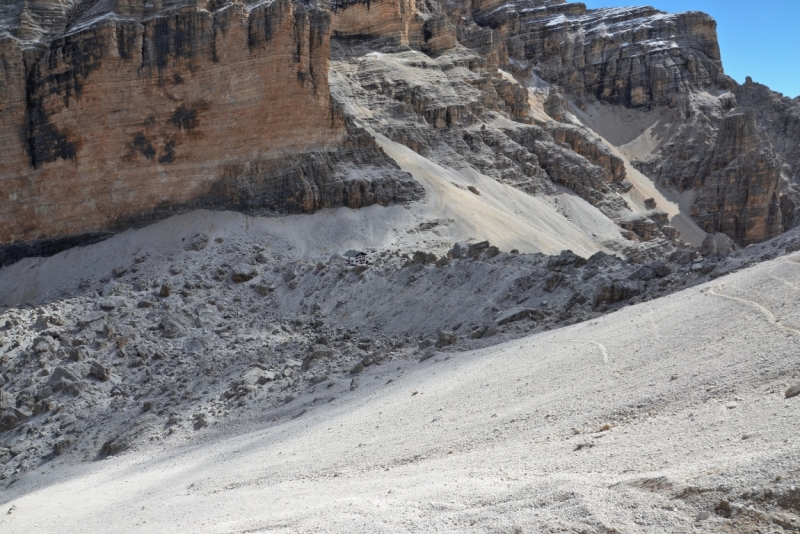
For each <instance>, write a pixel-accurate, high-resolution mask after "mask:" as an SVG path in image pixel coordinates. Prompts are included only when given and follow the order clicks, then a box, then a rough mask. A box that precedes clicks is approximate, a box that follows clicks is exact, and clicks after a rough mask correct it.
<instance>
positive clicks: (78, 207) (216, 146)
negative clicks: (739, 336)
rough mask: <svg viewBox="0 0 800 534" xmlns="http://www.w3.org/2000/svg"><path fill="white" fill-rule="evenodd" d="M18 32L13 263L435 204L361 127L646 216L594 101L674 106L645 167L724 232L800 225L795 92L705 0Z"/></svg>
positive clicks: (105, 21) (134, 10)
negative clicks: (283, 218)
mask: <svg viewBox="0 0 800 534" xmlns="http://www.w3.org/2000/svg"><path fill="white" fill-rule="evenodd" d="M0 35H1V36H2V37H0V59H2V68H0V94H2V97H3V107H2V109H1V110H0V126H2V128H1V129H0V179H2V181H3V186H4V189H5V190H6V191H7V195H8V202H7V203H4V204H3V206H2V207H0V246H7V245H11V244H14V245H15V246H17V248H16V249H14V250H16V252H13V251H12V252H11V253H9V254H10V255H9V257H12V256H13V257H16V256H18V255H19V254H21V253H23V252H20V251H27V252H25V253H28V252H31V251H34V252H35V251H36V250H39V251H40V252H42V251H50V250H53V249H57V248H58V245H57V240H58V239H63V238H69V239H71V241H65V243H66V242H69V243H73V242H76V240H77V241H80V239H81V238H80V236H95V238H96V237H97V236H100V235H104V233H105V232H109V231H115V230H118V229H120V228H124V227H127V225H130V224H134V223H136V222H137V221H139V222H142V221H149V220H153V218H155V217H160V216H164V215H166V214H170V213H174V211H175V210H181V209H190V208H193V207H218V208H226V209H244V210H247V211H250V212H257V213H265V212H267V213H268V212H275V213H289V212H296V211H303V212H311V211H314V210H316V209H319V208H322V207H328V206H336V205H347V206H353V207H358V206H364V205H368V204H370V203H374V202H380V203H389V202H402V201H407V200H414V199H417V198H420V196H421V194H422V190H421V188H420V187H419V186H416V185H414V184H413V183H412V182H410V181H409V180H410V178H409V176H408V175H405V174H404V173H401V172H400V171H399V169H397V168H396V167H395V166H393V165H392V164H391V162H390V161H388V159H387V158H386V157H385V156H383V155H382V154H381V153H380V151H379V150H378V149H377V147H376V146H375V145H374V143H372V144H371V143H370V142H368V141H367V140H365V138H364V134H363V132H362V130H360V128H361V127H362V126H364V127H367V128H368V130H371V131H373V132H379V133H381V134H384V135H386V136H388V137H390V138H391V139H393V140H395V141H399V142H402V143H404V144H406V145H407V146H409V147H410V148H412V149H413V150H415V151H417V152H419V153H421V154H423V155H425V156H426V157H428V158H431V159H432V160H434V161H435V162H438V163H441V164H443V165H446V166H449V167H451V168H458V169H460V168H466V167H470V168H472V169H475V170H477V171H479V172H481V173H484V174H486V175H488V176H491V177H493V178H495V179H497V180H499V181H501V182H503V183H508V184H510V185H513V186H515V187H518V188H520V189H522V190H524V191H526V192H528V193H530V194H542V193H544V194H548V193H553V192H555V191H556V190H558V187H559V186H564V187H567V188H569V189H572V190H573V191H575V192H576V193H578V194H579V195H580V196H582V197H583V198H585V199H587V200H588V201H589V202H591V203H592V204H594V205H595V206H598V207H599V208H600V209H601V210H602V211H603V212H604V213H605V214H606V215H608V216H609V217H610V218H612V219H613V220H615V221H618V222H619V221H622V220H628V219H630V215H631V212H630V210H629V209H628V208H629V206H627V204H626V202H625V200H624V199H623V197H622V196H621V194H622V193H624V192H625V190H626V188H627V187H629V185H626V182H625V168H624V165H623V162H622V160H621V159H620V158H618V157H617V156H615V155H614V154H613V153H612V152H611V151H609V150H608V148H607V147H606V145H605V143H604V142H603V140H602V139H599V138H598V137H596V136H595V135H594V134H593V133H592V132H591V131H589V130H588V129H586V128H584V127H582V126H580V125H579V124H577V123H576V121H573V120H571V119H570V108H571V107H572V106H577V107H578V108H581V107H585V106H587V105H590V104H592V105H593V104H595V103H600V104H610V105H618V106H628V107H632V108H637V109H640V110H643V111H644V112H657V111H658V110H660V109H665V108H669V109H671V110H672V111H673V115H672V116H673V117H674V118H675V121H676V124H674V125H673V127H672V129H671V133H670V136H669V138H667V139H662V140H661V142H660V144H659V146H658V147H657V149H656V150H655V151H654V152H652V153H650V154H647V155H645V156H641V157H638V158H637V159H636V161H634V164H635V165H636V166H637V168H639V169H640V170H642V171H643V172H645V174H648V175H651V176H652V177H653V178H655V179H656V180H657V181H659V182H660V183H661V184H662V185H665V186H668V187H670V188H674V189H677V190H678V191H679V192H687V191H688V192H689V197H691V198H693V199H694V200H693V205H692V207H691V210H692V215H693V216H694V218H695V219H696V221H697V222H698V223H699V224H700V225H701V226H702V227H703V228H704V229H705V230H707V231H710V232H724V233H726V234H727V235H729V236H731V237H732V238H734V239H735V240H737V241H739V242H740V243H752V242H756V241H760V240H763V239H766V238H769V237H771V236H774V235H776V234H778V233H780V232H781V231H783V230H784V229H785V228H788V227H789V226H791V225H793V224H795V221H796V219H797V216H796V213H795V212H796V210H795V206H796V205H797V203H798V201H800V194H798V192H797V191H798V190H799V189H798V168H800V153H798V151H797V150H796V144H797V143H796V142H793V141H792V140H793V139H795V138H796V137H797V136H798V132H797V130H798V128H797V124H798V123H799V122H798V120H797V117H798V116H800V114H798V111H797V110H798V107H797V103H796V102H795V101H791V100H789V99H781V98H779V97H778V96H776V95H775V94H774V93H771V92H770V91H769V90H768V89H766V88H763V86H758V85H757V84H752V83H748V84H745V85H744V86H739V85H737V84H736V83H735V82H734V81H733V80H731V79H730V78H728V77H727V76H725V75H724V72H723V70H722V64H721V61H720V52H719V46H718V44H717V40H716V29H715V22H714V21H713V19H711V18H710V17H708V16H707V15H704V14H702V13H696V12H691V13H682V14H675V15H671V14H666V13H663V12H660V11H658V10H655V9H653V8H625V9H623V8H614V9H600V10H588V9H586V7H585V5H583V4H580V3H567V2H566V1H564V0H530V1H528V2H525V3H521V2H511V3H508V2H498V1H496V0H484V1H474V2H454V3H448V4H443V3H439V2H437V1H435V0H430V1H427V2H424V3H423V2H411V1H410V0H378V1H361V0H355V1H353V0H341V1H340V0H336V1H332V2H318V3H306V2H300V1H291V0H275V1H273V2H269V3H267V2H257V3H239V2H234V3H232V2H229V1H228V0H213V1H210V0H209V1H202V2H199V3H196V2H191V3H190V2H186V1H183V0H170V1H168V2H157V3H155V4H151V3H145V2H143V0H128V1H125V2H114V3H93V2H88V1H75V2H62V1H60V0H35V1H29V2H13V3H10V4H7V5H5V6H4V7H2V8H0ZM556 84H557V85H558V87H559V88H556ZM541 88H544V89H543V91H544V97H543V98H542V101H543V102H544V105H543V109H540V110H538V111H537V110H536V109H533V107H535V105H534V104H535V101H536V98H538V97H537V96H536V95H535V92H536V91H537V90H539V89H541ZM548 88H549V89H548ZM532 102H533V103H534V104H532ZM540 103H541V102H540ZM532 106H533V107H532ZM545 113H547V114H549V116H550V117H549V118H548V117H547V115H545ZM359 132H362V133H359ZM787 139H788V141H787ZM354 151H355V152H354ZM356 152H357V154H356ZM294 158H296V161H295V159H294ZM348 166H350V167H351V168H350V169H349V170H347V171H346V172H345V167H348ZM665 235H672V232H670V231H668V232H666V234H665ZM41 240H45V241H41ZM53 240H56V241H53ZM40 241H41V243H46V245H45V244H42V245H41V246H38V245H35V246H33V247H30V246H27V245H26V244H29V243H32V242H34V243H38V242H40Z"/></svg>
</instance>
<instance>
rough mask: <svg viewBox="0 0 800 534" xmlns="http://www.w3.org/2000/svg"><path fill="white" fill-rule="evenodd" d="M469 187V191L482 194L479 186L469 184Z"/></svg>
mask: <svg viewBox="0 0 800 534" xmlns="http://www.w3.org/2000/svg"><path fill="white" fill-rule="evenodd" d="M467 189H469V191H470V192H471V193H474V194H476V195H480V194H481V192H480V191H478V188H477V187H475V186H474V185H468V186H467Z"/></svg>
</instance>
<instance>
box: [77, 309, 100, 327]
mask: <svg viewBox="0 0 800 534" xmlns="http://www.w3.org/2000/svg"><path fill="white" fill-rule="evenodd" d="M106 317H107V316H106V314H105V313H103V312H94V313H90V314H89V315H86V316H84V317H81V318H80V319H78V321H77V323H78V328H86V327H87V326H89V325H91V324H92V323H96V322H97V321H102V320H103V319H105V318H106Z"/></svg>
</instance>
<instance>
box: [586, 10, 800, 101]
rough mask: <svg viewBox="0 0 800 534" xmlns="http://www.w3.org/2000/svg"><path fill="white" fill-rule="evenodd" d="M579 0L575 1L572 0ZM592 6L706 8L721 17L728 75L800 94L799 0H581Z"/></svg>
mask: <svg viewBox="0 0 800 534" xmlns="http://www.w3.org/2000/svg"><path fill="white" fill-rule="evenodd" d="M571 1H575V0H571ZM579 1H581V2H583V3H584V4H586V5H587V7H589V8H597V7H623V6H631V5H650V6H653V7H655V8H658V9H660V10H662V11H668V12H670V13H678V12H681V11H704V12H706V13H708V14H709V15H711V16H712V17H714V18H715V19H716V20H717V34H718V35H719V44H720V49H721V50H722V65H723V67H724V68H725V73H726V74H727V75H728V76H730V77H732V78H733V79H735V80H736V81H737V82H739V83H743V82H744V79H745V77H746V76H752V77H753V80H755V81H757V82H759V83H763V84H764V85H768V86H769V87H770V88H771V89H772V90H774V91H778V92H781V93H783V94H784V95H785V96H789V97H796V96H798V95H800V0H627V1H626V0H622V1H620V0H579Z"/></svg>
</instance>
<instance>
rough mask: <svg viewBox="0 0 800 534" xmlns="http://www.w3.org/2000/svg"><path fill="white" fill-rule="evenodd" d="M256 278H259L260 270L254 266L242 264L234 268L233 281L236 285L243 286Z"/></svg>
mask: <svg viewBox="0 0 800 534" xmlns="http://www.w3.org/2000/svg"><path fill="white" fill-rule="evenodd" d="M256 276H258V269H256V268H255V267H254V266H252V265H247V264H245V263H240V264H238V265H236V266H235V267H234V268H233V272H232V273H231V280H233V283H234V284H241V283H242V282H248V281H250V280H252V279H253V278H255V277H256Z"/></svg>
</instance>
